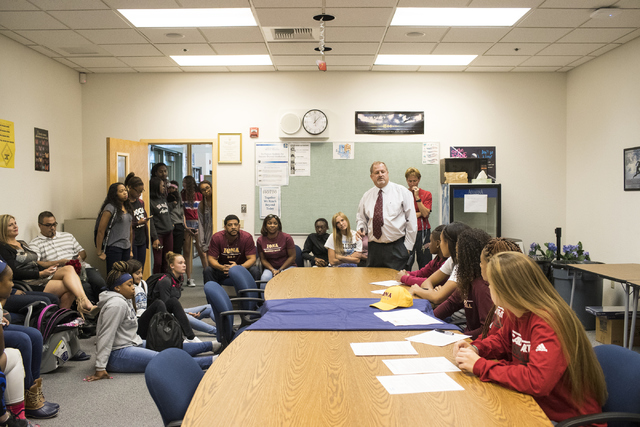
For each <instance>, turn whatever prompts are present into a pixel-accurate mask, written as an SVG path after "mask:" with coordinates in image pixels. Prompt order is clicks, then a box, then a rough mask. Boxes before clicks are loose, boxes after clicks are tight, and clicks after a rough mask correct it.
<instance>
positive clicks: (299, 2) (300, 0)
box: [253, 0, 322, 8]
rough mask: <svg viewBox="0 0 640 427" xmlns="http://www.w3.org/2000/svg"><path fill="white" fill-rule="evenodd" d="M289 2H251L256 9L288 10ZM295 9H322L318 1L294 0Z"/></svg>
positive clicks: (259, 0) (268, 0) (275, 0)
mask: <svg viewBox="0 0 640 427" xmlns="http://www.w3.org/2000/svg"><path fill="white" fill-rule="evenodd" d="M291 3H292V2H291V0H253V5H254V6H255V7H256V8H269V7H273V8H277V7H279V8H290V7H291ZM295 5H296V7H322V4H321V3H318V0H296V1H295Z"/></svg>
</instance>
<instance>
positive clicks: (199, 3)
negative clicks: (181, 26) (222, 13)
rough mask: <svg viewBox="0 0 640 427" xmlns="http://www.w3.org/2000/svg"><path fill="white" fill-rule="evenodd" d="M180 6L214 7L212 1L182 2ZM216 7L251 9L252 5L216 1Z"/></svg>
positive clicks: (246, 0) (243, 0)
mask: <svg viewBox="0 0 640 427" xmlns="http://www.w3.org/2000/svg"><path fill="white" fill-rule="evenodd" d="M254 3H255V2H254ZM180 4H181V5H182V7H187V8H202V7H212V5H211V0H180ZM215 7H251V4H250V3H249V0H216V2H215Z"/></svg>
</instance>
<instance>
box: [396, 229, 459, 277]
mask: <svg viewBox="0 0 640 427" xmlns="http://www.w3.org/2000/svg"><path fill="white" fill-rule="evenodd" d="M444 227H445V226H444V225H439V226H437V227H436V228H435V230H433V231H432V232H431V236H430V237H429V239H430V240H429V252H431V255H433V256H435V258H433V259H432V260H431V261H429V262H428V263H427V265H425V266H424V267H423V268H421V269H420V270H416V271H406V270H401V271H399V272H398V274H397V275H396V280H398V281H400V282H402V283H403V284H405V285H409V286H411V285H421V284H422V282H424V281H425V279H427V278H429V277H431V275H432V274H433V273H435V272H436V271H438V270H440V267H442V265H443V264H444V263H445V261H446V260H447V258H446V257H445V256H443V255H442V249H440V234H441V233H442V230H444Z"/></svg>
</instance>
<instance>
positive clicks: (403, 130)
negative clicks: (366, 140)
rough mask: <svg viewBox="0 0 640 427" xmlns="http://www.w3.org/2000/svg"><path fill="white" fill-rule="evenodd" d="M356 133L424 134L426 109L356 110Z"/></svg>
mask: <svg viewBox="0 0 640 427" xmlns="http://www.w3.org/2000/svg"><path fill="white" fill-rule="evenodd" d="M356 134H369V135H387V134H394V135H402V134H404V135H424V111H396V112H394V111H356Z"/></svg>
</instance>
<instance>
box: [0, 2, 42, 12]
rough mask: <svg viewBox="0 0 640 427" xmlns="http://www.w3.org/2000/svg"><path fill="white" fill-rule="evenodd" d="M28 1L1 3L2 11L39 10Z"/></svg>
mask: <svg viewBox="0 0 640 427" xmlns="http://www.w3.org/2000/svg"><path fill="white" fill-rule="evenodd" d="M31 3H34V2H31ZM31 3H30V2H28V1H27V0H11V1H0V11H5V10H38V8H37V7H35V6H34V5H32V4H31Z"/></svg>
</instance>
